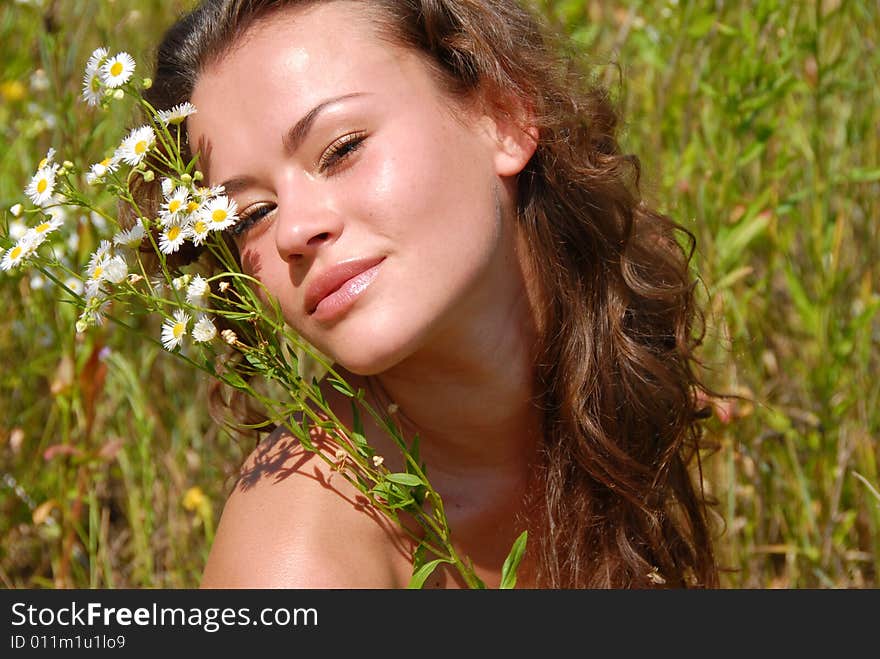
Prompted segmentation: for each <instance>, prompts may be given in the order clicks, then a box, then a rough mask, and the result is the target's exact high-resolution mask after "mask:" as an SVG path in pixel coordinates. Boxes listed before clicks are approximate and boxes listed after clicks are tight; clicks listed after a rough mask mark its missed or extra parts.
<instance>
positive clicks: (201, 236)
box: [189, 217, 211, 245]
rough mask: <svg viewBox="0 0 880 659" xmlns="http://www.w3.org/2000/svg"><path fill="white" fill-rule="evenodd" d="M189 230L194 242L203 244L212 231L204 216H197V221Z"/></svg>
mask: <svg viewBox="0 0 880 659" xmlns="http://www.w3.org/2000/svg"><path fill="white" fill-rule="evenodd" d="M189 231H190V234H191V235H192V239H193V244H194V245H201V244H202V243H203V242H205V239H206V238H207V237H208V234H209V233H211V227H210V226H209V225H208V223H207V222H206V221H205V220H204V219H203V218H201V217H197V218H196V221H195V222H193V223H192V224H191V225H190V227H189Z"/></svg>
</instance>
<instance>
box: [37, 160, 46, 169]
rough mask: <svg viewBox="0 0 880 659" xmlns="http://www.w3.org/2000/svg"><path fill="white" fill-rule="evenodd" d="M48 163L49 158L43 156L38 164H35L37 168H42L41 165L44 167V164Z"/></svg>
mask: <svg viewBox="0 0 880 659" xmlns="http://www.w3.org/2000/svg"><path fill="white" fill-rule="evenodd" d="M48 164H49V159H48V158H43V159H42V160H41V161H40V164H39V165H37V169H43V167H45V166H46V165H48Z"/></svg>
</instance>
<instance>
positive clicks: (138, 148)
mask: <svg viewBox="0 0 880 659" xmlns="http://www.w3.org/2000/svg"><path fill="white" fill-rule="evenodd" d="M146 150H147V141H146V140H141V141H140V142H138V143H137V144H135V145H134V152H135V153H136V154H138V155H142V154H143V153H145V152H146Z"/></svg>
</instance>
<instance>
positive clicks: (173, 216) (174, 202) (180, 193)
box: [159, 185, 189, 226]
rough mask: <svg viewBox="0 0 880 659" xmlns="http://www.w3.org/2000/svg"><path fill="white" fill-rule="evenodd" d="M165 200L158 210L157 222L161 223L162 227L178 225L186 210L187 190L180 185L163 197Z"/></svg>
mask: <svg viewBox="0 0 880 659" xmlns="http://www.w3.org/2000/svg"><path fill="white" fill-rule="evenodd" d="M165 199H166V200H167V201H166V202H165V203H164V204H162V208H161V209H160V210H159V222H161V223H162V226H168V225H170V224H180V221H181V220H182V219H183V215H184V213H185V212H186V210H187V202H188V201H189V190H187V189H186V188H185V187H183V186H182V185H181V186H180V187H178V188H175V189H174V190H173V191H172V192H171V193H170V194H167V195H165Z"/></svg>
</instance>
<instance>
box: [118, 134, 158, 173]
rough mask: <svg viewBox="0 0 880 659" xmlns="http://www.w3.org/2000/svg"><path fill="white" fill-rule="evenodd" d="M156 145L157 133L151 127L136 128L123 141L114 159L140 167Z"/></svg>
mask: <svg viewBox="0 0 880 659" xmlns="http://www.w3.org/2000/svg"><path fill="white" fill-rule="evenodd" d="M155 143H156V133H154V132H153V129H152V128H150V127H149V126H141V127H140V128H135V129H134V130H133V131H131V132H130V133H129V134H128V137H126V138H125V139H124V140H122V144H120V145H119V149H117V151H116V154H115V155H114V157H115V158H119V159H120V160H122V161H123V162H126V163H128V164H129V165H138V164H140V162H141V160H143V159H144V158H145V157H146V155H147V152H148V151H149V150H150V149H151V148H152V147H153V145H154V144H155Z"/></svg>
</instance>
